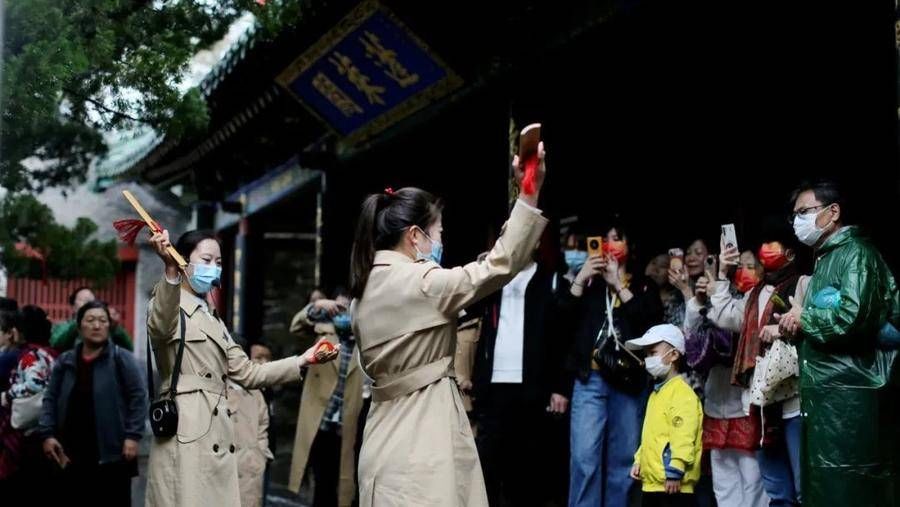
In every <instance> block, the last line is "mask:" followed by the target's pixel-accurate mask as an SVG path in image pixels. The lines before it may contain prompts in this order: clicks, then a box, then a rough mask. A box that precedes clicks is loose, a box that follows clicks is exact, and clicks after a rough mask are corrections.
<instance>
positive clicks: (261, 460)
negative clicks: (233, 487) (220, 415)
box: [228, 383, 274, 507]
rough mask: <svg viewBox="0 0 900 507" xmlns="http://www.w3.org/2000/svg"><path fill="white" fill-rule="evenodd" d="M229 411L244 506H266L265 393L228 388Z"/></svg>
mask: <svg viewBox="0 0 900 507" xmlns="http://www.w3.org/2000/svg"><path fill="white" fill-rule="evenodd" d="M228 410H229V414H228V415H229V416H231V420H232V421H233V423H234V447H235V455H236V456H237V466H238V488H239V489H240V491H241V507H259V506H261V505H262V495H263V480H264V479H265V474H266V463H268V461H269V460H270V459H273V458H274V456H272V451H270V450H269V406H268V405H267V404H266V399H265V397H264V396H263V393H262V391H260V390H259V389H254V390H252V391H248V390H246V389H244V388H243V387H241V386H239V385H237V384H234V383H232V384H230V385H229V386H228Z"/></svg>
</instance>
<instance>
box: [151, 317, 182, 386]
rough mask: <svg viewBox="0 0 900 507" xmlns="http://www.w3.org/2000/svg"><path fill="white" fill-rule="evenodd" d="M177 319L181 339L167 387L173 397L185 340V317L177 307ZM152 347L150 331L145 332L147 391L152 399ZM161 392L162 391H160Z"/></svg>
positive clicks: (179, 372) (179, 373)
mask: <svg viewBox="0 0 900 507" xmlns="http://www.w3.org/2000/svg"><path fill="white" fill-rule="evenodd" d="M178 316H179V320H180V324H181V325H180V326H179V327H180V329H181V339H180V340H179V343H178V352H177V353H176V354H175V364H174V365H172V382H171V383H170V388H169V397H170V398H174V397H175V393H177V392H178V390H177V387H178V376H179V375H181V358H182V357H183V356H184V341H185V333H186V330H187V325H186V324H187V322H186V321H187V319H186V318H185V313H184V310H183V309H181V308H179V312H178ZM152 361H153V347H152V346H151V344H150V333H147V392H148V393H149V399H151V400H152V399H154V396H153V394H154V391H155V390H156V388H155V387H154V385H153V363H152ZM160 394H162V393H160Z"/></svg>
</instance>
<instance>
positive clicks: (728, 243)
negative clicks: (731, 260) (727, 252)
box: [722, 224, 738, 249]
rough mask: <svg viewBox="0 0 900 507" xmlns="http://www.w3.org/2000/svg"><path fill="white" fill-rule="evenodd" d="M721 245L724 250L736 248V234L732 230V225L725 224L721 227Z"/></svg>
mask: <svg viewBox="0 0 900 507" xmlns="http://www.w3.org/2000/svg"><path fill="white" fill-rule="evenodd" d="M722 243H724V244H725V248H726V249H728V248H731V247H734V248H737V247H738V242H737V233H736V232H735V230H734V224H725V225H723V226H722Z"/></svg>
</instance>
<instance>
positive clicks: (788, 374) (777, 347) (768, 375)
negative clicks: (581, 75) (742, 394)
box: [750, 340, 800, 407]
mask: <svg viewBox="0 0 900 507" xmlns="http://www.w3.org/2000/svg"><path fill="white" fill-rule="evenodd" d="M799 376H800V362H799V360H798V357H797V347H794V346H793V345H791V344H789V343H787V342H785V341H784V340H775V341H774V342H772V346H771V347H770V348H769V351H768V352H766V355H765V356H761V357H757V358H756V368H754V370H753V380H752V381H751V383H750V403H751V404H753V405H758V406H760V407H765V406H767V405H771V404H773V403H778V402H779V401H784V400H787V399H789V398H793V397H794V396H796V395H797V393H798V392H799V390H800V379H799Z"/></svg>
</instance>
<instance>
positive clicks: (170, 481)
mask: <svg viewBox="0 0 900 507" xmlns="http://www.w3.org/2000/svg"><path fill="white" fill-rule="evenodd" d="M179 308H180V309H181V310H183V311H184V312H185V314H186V326H185V347H184V358H183V360H182V364H181V377H180V378H179V380H178V395H177V396H176V397H175V402H176V403H177V405H178V434H177V435H176V436H175V437H172V438H156V437H153V440H152V443H151V447H150V461H149V464H148V478H147V496H146V505H147V506H148V507H172V506H177V507H196V506H200V505H215V506H216V507H240V492H239V489H238V470H237V460H236V459H235V454H234V453H235V451H236V446H235V438H234V425H233V422H232V420H231V418H230V417H228V404H227V402H226V396H227V393H228V389H227V388H226V385H225V379H226V378H230V379H232V380H233V381H235V382H237V383H238V384H240V385H242V386H244V387H246V388H247V389H259V388H262V387H266V386H270V385H275V384H281V383H286V382H292V381H294V382H295V381H297V380H299V379H300V358H299V357H297V356H294V357H289V358H286V359H281V360H279V361H273V362H271V363H266V364H256V363H254V362H252V361H250V359H248V358H247V355H246V354H245V353H244V351H243V349H241V346H240V345H238V344H237V343H235V342H234V340H232V339H231V338H230V336H229V335H228V332H227V331H226V329H225V325H224V324H223V323H222V321H221V320H219V319H218V318H216V317H214V316H212V315H211V314H209V313H208V312H207V311H206V310H205V307H204V305H203V302H202V301H201V300H200V299H199V298H197V297H196V296H194V295H193V294H191V293H189V292H187V291H184V290H182V289H181V286H180V285H175V284H172V283H169V282H168V281H166V280H165V279H163V280H160V282H159V283H157V284H156V288H155V289H154V297H153V299H151V300H150V307H149V310H148V312H147V313H148V315H147V328H148V334H149V336H150V341H151V343H152V346H153V353H154V355H155V357H156V365H157V368H158V369H159V374H160V377H161V378H162V379H163V380H162V384H163V385H162V387H161V388H160V392H166V391H167V390H168V389H169V385H168V384H169V379H170V378H171V374H172V366H173V364H174V363H175V353H176V351H177V350H178V342H179V339H180V336H181V335H180V323H179V320H180V319H179Z"/></svg>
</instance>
